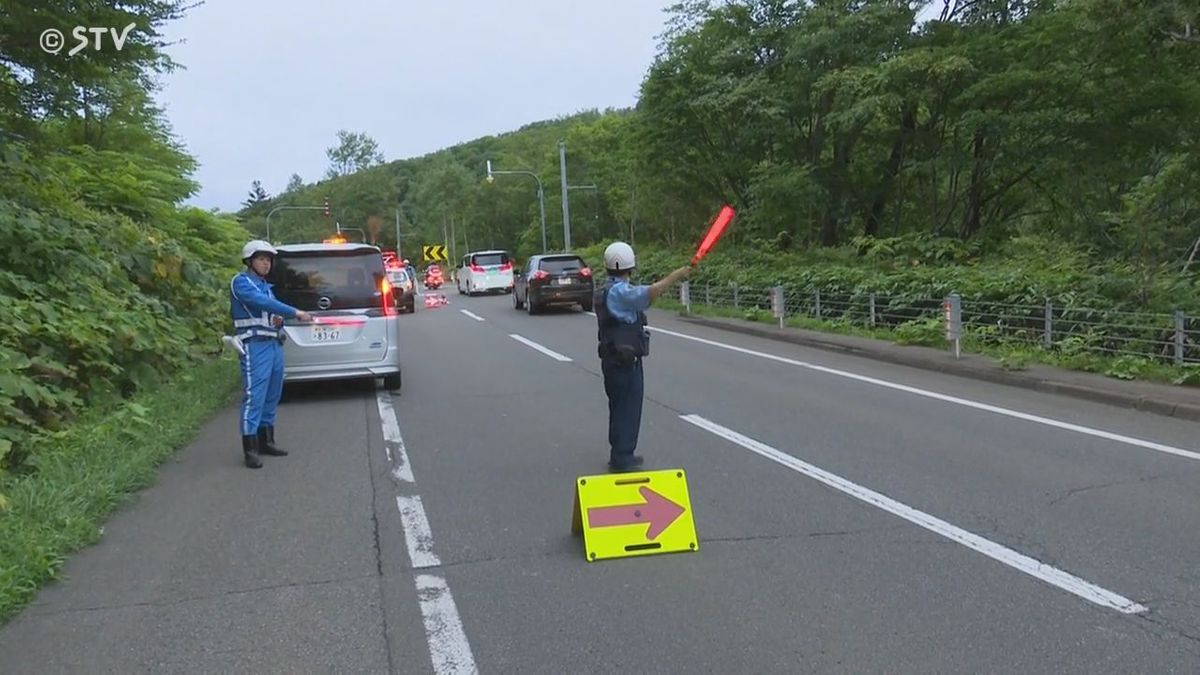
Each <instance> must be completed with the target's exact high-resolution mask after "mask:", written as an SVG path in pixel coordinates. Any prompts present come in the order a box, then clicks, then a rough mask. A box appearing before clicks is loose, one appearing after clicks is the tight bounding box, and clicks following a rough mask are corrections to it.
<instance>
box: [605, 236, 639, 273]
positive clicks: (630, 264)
mask: <svg viewBox="0 0 1200 675" xmlns="http://www.w3.org/2000/svg"><path fill="white" fill-rule="evenodd" d="M635 265H637V261H636V260H635V259H634V257H633V247H632V246H630V245H629V244H626V243H625V242H623V241H615V242H613V243H611V244H609V245H608V248H606V249H604V269H606V270H616V271H618V272H624V271H625V270H631V269H633V268H634V266H635Z"/></svg>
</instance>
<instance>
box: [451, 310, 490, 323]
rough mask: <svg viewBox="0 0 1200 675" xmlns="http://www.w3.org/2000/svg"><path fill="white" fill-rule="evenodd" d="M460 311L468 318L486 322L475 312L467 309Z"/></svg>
mask: <svg viewBox="0 0 1200 675" xmlns="http://www.w3.org/2000/svg"><path fill="white" fill-rule="evenodd" d="M458 311H460V312H462V313H463V314H466V315H467V316H469V317H471V318H472V319H475V320H476V321H484V320H485V319H484V318H483V317H482V316H479V315H478V314H476V313H475V312H472V311H469V310H466V309H460V310H458Z"/></svg>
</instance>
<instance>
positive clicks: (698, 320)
mask: <svg viewBox="0 0 1200 675" xmlns="http://www.w3.org/2000/svg"><path fill="white" fill-rule="evenodd" d="M678 318H679V319H680V320H681V321H684V322H687V323H694V324H697V325H700V326H707V327H709V328H716V329H719V330H724V331H729V332H733V333H742V334H745V335H753V336H755V337H761V338H766V339H768V340H775V341H777V342H790V343H792V344H797V345H803V346H806V347H816V348H818V349H825V350H828V351H835V352H841V353H843V354H851V355H854V356H861V357H864V358H869V359H874V360H876V361H885V362H888V363H895V364H897V365H902V366H909V367H913V368H921V369H924V370H933V371H937V372H941V373H946V374H949V375H959V376H963V377H971V378H975V379H979V380H985V381H988V382H995V383H997V384H1005V385H1009V386H1013V387H1022V388H1025V389H1033V390H1036V391H1043V392H1047V393H1052V394H1060V395H1063V396H1071V397H1073V398H1078V399H1084V400H1088V401H1094V402H1097V403H1105V404H1108V405H1115V406H1119V407H1123V408H1133V409H1135V410H1141V411H1144V412H1150V413H1155V414H1158V415H1165V416H1168V417H1175V418H1179V419H1185V420H1191V421H1200V403H1197V404H1189V403H1181V402H1177V401H1170V400H1167V399H1163V398H1156V397H1152V396H1145V395H1142V394H1137V393H1133V392H1128V391H1121V390H1120V389H1114V388H1101V387H1095V386H1088V385H1084V384H1076V383H1073V382H1061V381H1057V380H1054V379H1048V378H1044V377H1037V376H1033V375H1029V374H1023V373H1019V372H1011V371H1005V370H1000V369H998V368H993V367H980V366H979V365H976V364H968V363H962V362H960V361H956V360H940V359H938V358H936V357H931V356H930V355H926V354H921V353H919V352H912V353H907V354H906V353H904V352H903V351H894V350H893V349H881V348H872V347H870V346H860V345H856V344H852V343H849V342H842V341H836V340H831V339H827V338H822V337H818V336H813V335H809V334H806V333H804V332H800V331H797V330H788V329H779V328H775V327H766V326H758V325H755V324H752V323H745V322H736V323H735V322H733V320H729V321H723V320H714V319H710V318H706V317H701V316H696V315H694V314H693V315H680V316H679V317H678ZM858 339H860V340H861V339H863V338H858ZM887 346H888V347H891V346H892V345H891V343H887Z"/></svg>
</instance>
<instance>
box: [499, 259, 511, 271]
mask: <svg viewBox="0 0 1200 675" xmlns="http://www.w3.org/2000/svg"><path fill="white" fill-rule="evenodd" d="M500 271H501V272H511V271H512V262H511V261H510V262H506V263H504V264H503V265H501V266H500Z"/></svg>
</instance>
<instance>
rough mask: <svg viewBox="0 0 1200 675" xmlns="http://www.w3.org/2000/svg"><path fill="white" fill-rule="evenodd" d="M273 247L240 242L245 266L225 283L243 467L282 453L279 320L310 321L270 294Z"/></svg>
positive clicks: (273, 256)
mask: <svg viewBox="0 0 1200 675" xmlns="http://www.w3.org/2000/svg"><path fill="white" fill-rule="evenodd" d="M275 254H276V250H275V247H273V246H271V245H270V244H269V243H267V242H265V241H261V240H255V241H251V242H250V243H248V244H246V245H245V246H244V247H242V262H243V263H245V264H246V269H245V270H243V271H242V272H240V273H238V274H237V276H235V277H233V280H232V281H230V282H229V313H230V316H231V317H232V318H233V327H234V331H235V337H234V339H235V340H236V341H237V342H238V343H239V344H240V347H241V348H240V349H239V350H238V351H239V353H241V365H242V392H243V398H242V415H241V430H242V454H243V455H244V456H245V460H246V466H248V467H250V468H251V469H257V468H259V467H261V466H262V459H260V458H259V453H260V452H261V453H262V454H265V455H273V456H277V457H279V456H283V455H286V454H287V451H285V450H281V449H280V448H278V447H276V446H275V410H276V408H277V407H278V406H279V399H280V398H281V397H282V395H283V340H284V334H283V331H282V330H281V329H282V328H283V319H284V318H285V317H286V318H289V319H291V318H296V319H299V320H301V321H310V320H312V315H311V314H309V313H308V312H305V311H303V310H299V309H296V308H295V307H292V306H290V305H286V304H284V303H282V302H280V301H278V300H276V299H275V295H274V293H272V292H271V284H269V283H267V280H266V276H267V274H268V273H269V272H270V271H271V266H272V265H273V264H274V263H275Z"/></svg>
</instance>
